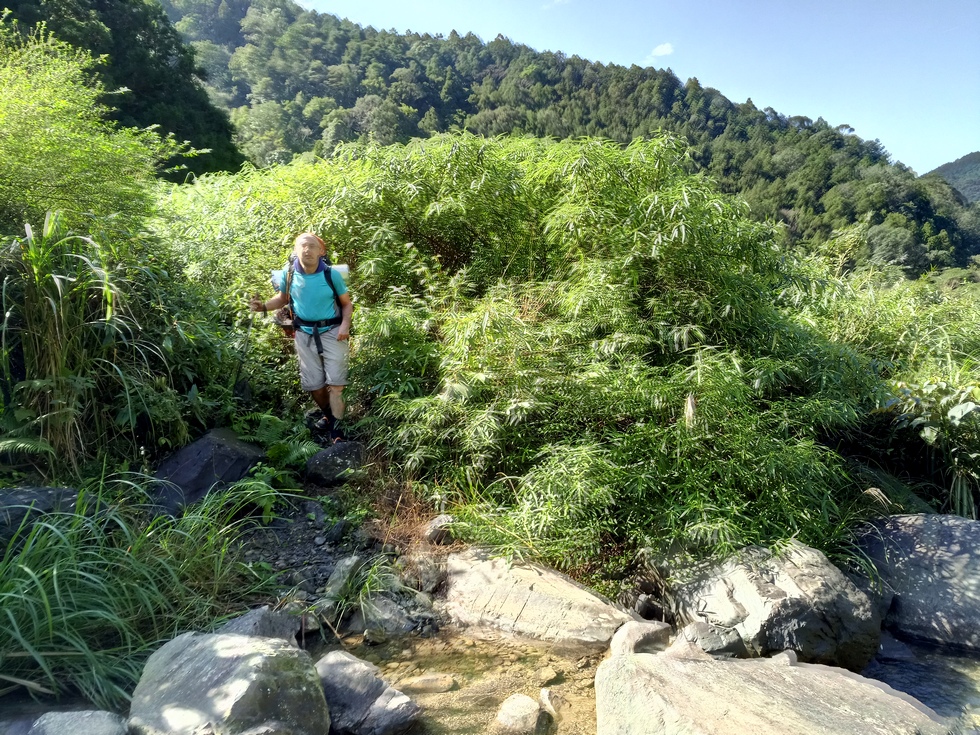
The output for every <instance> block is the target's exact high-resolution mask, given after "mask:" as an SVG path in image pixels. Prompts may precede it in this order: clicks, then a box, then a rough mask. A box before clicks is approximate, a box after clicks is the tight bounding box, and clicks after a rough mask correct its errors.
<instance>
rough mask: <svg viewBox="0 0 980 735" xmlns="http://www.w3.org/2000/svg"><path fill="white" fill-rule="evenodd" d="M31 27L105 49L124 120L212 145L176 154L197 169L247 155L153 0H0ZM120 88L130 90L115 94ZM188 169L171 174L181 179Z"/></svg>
mask: <svg viewBox="0 0 980 735" xmlns="http://www.w3.org/2000/svg"><path fill="white" fill-rule="evenodd" d="M0 7H6V8H8V9H9V10H10V11H11V17H12V18H13V19H16V20H17V21H19V24H20V26H21V27H22V28H23V29H24V30H25V31H26V30H29V29H30V28H31V27H33V26H34V25H35V24H37V23H39V22H44V23H45V24H46V26H47V30H48V31H50V32H52V33H53V34H54V35H55V36H56V37H57V38H59V39H60V40H62V41H67V42H68V43H70V44H72V45H73V46H77V47H80V48H84V49H87V50H89V51H90V52H91V53H92V55H93V56H96V57H98V56H105V57H106V59H105V63H104V64H103V65H101V66H100V67H99V70H98V74H99V77H100V79H101V81H102V83H103V85H104V86H105V88H106V89H107V90H108V91H109V92H110V94H109V95H107V98H106V99H104V100H103V101H104V102H105V104H107V105H108V106H109V107H111V108H114V109H115V111H116V112H115V114H114V117H115V119H116V121H117V122H119V123H120V124H121V125H123V126H126V127H139V128H144V127H149V126H151V125H159V126H160V131H161V132H163V133H172V134H173V135H174V136H175V137H176V138H177V139H178V140H179V141H184V140H187V141H190V143H191V145H192V146H194V147H195V148H197V149H209V150H210V152H209V153H204V154H201V155H197V156H193V157H183V156H181V157H178V159H177V160H176V161H174V162H173V163H180V164H182V165H183V166H186V168H187V169H189V170H190V171H193V172H195V173H202V172H205V171H222V170H224V171H236V170H238V168H239V167H240V166H241V164H242V162H243V161H244V157H243V156H242V155H241V153H239V151H238V149H237V148H236V147H235V145H234V143H233V142H232V127H231V124H230V122H229V120H228V115H227V113H226V112H225V111H224V110H221V109H219V108H218V107H216V106H215V105H214V104H212V103H211V101H210V99H208V95H207V92H206V91H205V90H204V88H203V87H202V86H201V83H200V81H199V79H198V77H199V75H201V74H202V73H203V72H202V70H201V69H200V68H199V67H198V66H197V64H196V63H195V60H194V54H193V52H192V51H191V50H190V49H189V48H188V47H187V46H186V45H185V44H184V42H183V41H182V40H181V38H180V35H179V34H178V33H177V32H176V30H175V29H174V27H173V25H172V24H171V23H170V22H169V20H168V18H167V16H166V15H165V14H164V13H163V11H162V10H161V8H160V6H159V4H157V3H156V2H155V1H154V0H149V1H147V0H0ZM120 88H126V89H127V90H129V91H128V92H125V93H121V94H112V92H115V91H116V90H118V89H120ZM185 176H186V171H184V170H181V171H177V172H175V174H174V177H176V178H178V179H183V178H184V177H185Z"/></svg>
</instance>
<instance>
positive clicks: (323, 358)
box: [294, 327, 350, 392]
mask: <svg viewBox="0 0 980 735" xmlns="http://www.w3.org/2000/svg"><path fill="white" fill-rule="evenodd" d="M337 331H338V328H337V327H334V328H333V329H331V330H330V331H329V332H321V333H320V343H321V344H322V345H323V354H322V355H318V354H317V351H316V340H314V338H313V335H312V334H307V333H306V332H304V331H303V330H301V329H297V330H296V338H295V340H294V342H295V346H296V356H297V357H298V358H299V384H300V387H301V388H302V389H303V390H305V391H307V392H309V391H313V390H319V389H320V388H322V387H323V386H325V385H347V368H348V365H349V364H350V357H349V356H350V342H349V341H347V340H344V341H343V342H338V341H337Z"/></svg>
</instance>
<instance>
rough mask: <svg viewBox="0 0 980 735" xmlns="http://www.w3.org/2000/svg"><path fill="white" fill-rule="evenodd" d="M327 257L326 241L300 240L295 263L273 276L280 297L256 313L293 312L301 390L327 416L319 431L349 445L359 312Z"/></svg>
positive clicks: (256, 305)
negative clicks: (343, 423)
mask: <svg viewBox="0 0 980 735" xmlns="http://www.w3.org/2000/svg"><path fill="white" fill-rule="evenodd" d="M326 252H327V251H326V247H325V246H324V243H323V240H321V239H320V238H319V237H317V236H316V235H314V234H313V233H312V232H304V233H302V234H300V235H299V236H297V237H296V239H295V240H294V241H293V252H292V255H291V256H290V258H289V263H288V264H287V265H286V267H285V268H283V270H281V271H273V285H274V286H275V288H276V292H277V293H276V295H275V296H273V297H272V298H271V299H269V300H268V301H263V300H262V299H261V298H260V297H259V296H253V297H252V299H251V301H250V307H251V309H252V311H261V312H263V313H268V312H269V311H276V310H277V309H280V308H282V307H284V306H286V305H290V306H291V307H292V310H293V316H294V319H293V324H294V326H295V327H296V331H295V334H294V338H293V339H294V344H295V347H296V355H297V357H299V378H300V387H302V389H303V390H305V391H307V392H308V393H309V394H310V395H311V396H312V398H313V400H314V401H315V402H316V405H317V406H318V407H319V408H320V411H321V412H322V413H323V416H322V417H321V418H320V419H319V420H318V421H317V422H316V423H315V424H314V426H313V428H314V430H315V431H316V432H317V433H319V434H321V435H323V436H329V437H330V440H331V441H332V442H337V441H341V440H343V439H344V436H343V432H342V431H341V429H340V423H339V422H340V420H341V419H342V418H343V417H344V398H343V391H344V386H345V385H347V367H348V355H349V351H350V343H349V341H348V339H349V337H350V322H351V313H352V311H353V307H352V305H351V300H350V294H348V293H347V284H346V283H345V282H344V278H343V276H342V275H341V274H340V272H339V271H338V270H337V269H336V268H332V267H330V266H329V265H328V264H327V261H326V260H325V257H326Z"/></svg>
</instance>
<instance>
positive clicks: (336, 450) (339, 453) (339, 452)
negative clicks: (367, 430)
mask: <svg viewBox="0 0 980 735" xmlns="http://www.w3.org/2000/svg"><path fill="white" fill-rule="evenodd" d="M363 464H364V445H363V444H361V443H360V442H337V443H336V444H334V445H332V446H329V447H327V448H326V449H321V450H320V451H319V452H317V453H316V454H314V455H313V456H312V457H310V458H309V459H308V460H306V479H307V480H308V481H309V482H314V483H316V484H317V485H323V486H324V487H332V486H334V485H343V484H344V483H345V482H347V475H349V474H350V473H351V471H353V470H356V469H358V468H360V467H361V466H362V465H363Z"/></svg>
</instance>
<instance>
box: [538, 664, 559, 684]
mask: <svg viewBox="0 0 980 735" xmlns="http://www.w3.org/2000/svg"><path fill="white" fill-rule="evenodd" d="M534 680H535V681H536V682H537V683H538V685H539V686H543V687H546V686H548V685H549V684H554V683H555V682H556V681H558V672H557V671H555V670H554V669H553V668H551V667H550V666H545V667H544V668H541V669H538V670H537V671H535V672H534Z"/></svg>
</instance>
